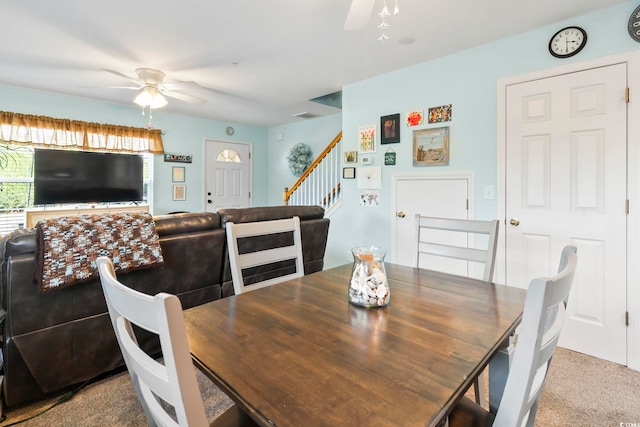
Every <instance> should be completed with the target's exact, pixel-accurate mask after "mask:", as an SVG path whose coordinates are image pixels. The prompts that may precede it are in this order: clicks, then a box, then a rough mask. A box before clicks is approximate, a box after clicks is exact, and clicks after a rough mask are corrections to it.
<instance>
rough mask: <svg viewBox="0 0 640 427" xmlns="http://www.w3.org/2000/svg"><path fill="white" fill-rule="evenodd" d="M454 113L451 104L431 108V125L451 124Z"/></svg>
mask: <svg viewBox="0 0 640 427" xmlns="http://www.w3.org/2000/svg"><path fill="white" fill-rule="evenodd" d="M452 113H453V109H452V107H451V104H448V105H441V106H439V107H433V108H429V123H440V122H450V121H451V115H452Z"/></svg>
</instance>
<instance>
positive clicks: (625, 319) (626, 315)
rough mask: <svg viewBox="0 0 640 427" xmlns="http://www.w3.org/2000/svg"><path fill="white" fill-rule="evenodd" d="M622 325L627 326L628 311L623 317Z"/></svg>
mask: <svg viewBox="0 0 640 427" xmlns="http://www.w3.org/2000/svg"><path fill="white" fill-rule="evenodd" d="M624 324H625V326H629V312H628V311H627V312H626V313H625V315H624Z"/></svg>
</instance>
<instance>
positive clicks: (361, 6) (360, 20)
mask: <svg viewBox="0 0 640 427" xmlns="http://www.w3.org/2000/svg"><path fill="white" fill-rule="evenodd" d="M374 5H375V0H352V1H351V7H350V8H349V14H348V15H347V20H346V21H345V23H344V29H345V31H355V30H359V29H361V28H363V27H364V26H365V25H367V23H368V22H369V19H371V12H373V6H374Z"/></svg>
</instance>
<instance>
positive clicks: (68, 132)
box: [0, 111, 164, 154]
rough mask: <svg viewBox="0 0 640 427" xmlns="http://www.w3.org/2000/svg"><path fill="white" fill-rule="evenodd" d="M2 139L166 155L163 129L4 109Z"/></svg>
mask: <svg viewBox="0 0 640 427" xmlns="http://www.w3.org/2000/svg"><path fill="white" fill-rule="evenodd" d="M0 140H1V141H5V142H7V143H12V144H28V145H33V146H40V147H48V148H76V149H79V150H87V151H117V152H121V153H122V152H130V153H153V154H163V153H164V146H163V145H162V134H161V131H160V130H159V129H147V128H134V127H129V126H117V125H109V124H101V123H89V122H82V121H79V120H69V119H56V118H52V117H46V116H34V115H30V114H19V113H10V112H6V111H0Z"/></svg>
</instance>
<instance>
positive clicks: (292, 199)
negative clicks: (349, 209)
mask: <svg viewBox="0 0 640 427" xmlns="http://www.w3.org/2000/svg"><path fill="white" fill-rule="evenodd" d="M341 142H342V132H340V133H339V134H338V135H336V137H335V138H334V139H333V141H331V143H330V144H329V145H327V148H325V149H324V150H323V151H322V153H320V155H319V156H318V158H316V159H315V160H314V161H313V163H311V165H309V167H308V168H307V170H305V171H304V173H303V174H302V175H301V176H300V178H298V180H297V181H296V183H295V184H293V185H292V186H291V187H290V188H285V189H284V204H285V206H287V205H299V206H322V207H323V208H324V211H325V216H327V217H329V216H331V214H332V213H333V212H335V211H336V210H337V209H338V208H339V207H340V206H342V194H341V192H340V181H341V179H342V177H341V174H340V170H341V168H340V166H341V154H342V149H341V148H342V147H341Z"/></svg>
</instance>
